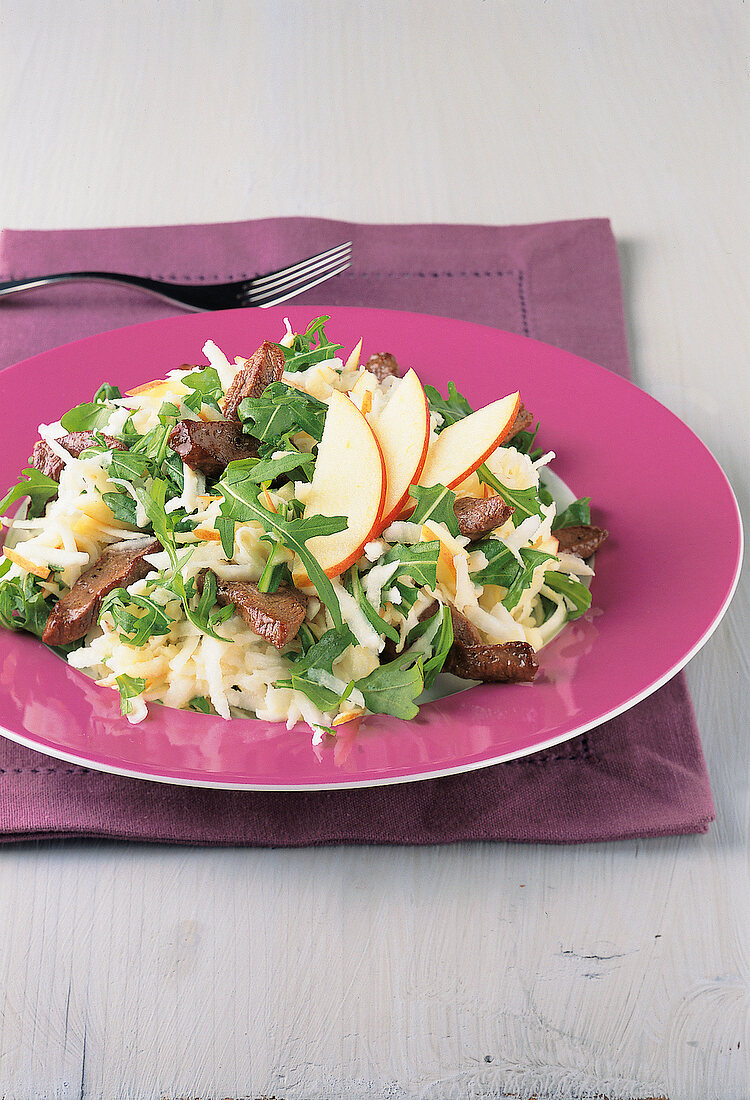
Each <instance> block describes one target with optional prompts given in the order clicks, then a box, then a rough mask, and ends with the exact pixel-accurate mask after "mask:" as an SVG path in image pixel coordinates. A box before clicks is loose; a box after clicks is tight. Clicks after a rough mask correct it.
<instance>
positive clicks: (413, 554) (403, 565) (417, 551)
mask: <svg viewBox="0 0 750 1100" xmlns="http://www.w3.org/2000/svg"><path fill="white" fill-rule="evenodd" d="M439 554H440V543H439V542H438V541H437V539H435V540H434V541H432V542H417V543H415V544H414V545H413V546H407V545H406V544H404V543H401V542H397V543H395V544H394V545H393V546H392V547H391V549H390V550H389V551H388V553H387V554H385V555H384V557H382V558H381V559H380V562H379V563H378V564H379V565H389V564H390V563H391V562H392V561H397V562H398V563H399V566H398V569H397V570H396V572H395V574H394V577H403V576H406V577H411V578H412V580H414V581H416V582H417V584H419V585H428V586H429V587H430V588H434V587H435V585H436V584H437V563H438V556H439Z"/></svg>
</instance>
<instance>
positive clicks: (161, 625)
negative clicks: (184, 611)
mask: <svg viewBox="0 0 750 1100" xmlns="http://www.w3.org/2000/svg"><path fill="white" fill-rule="evenodd" d="M131 607H133V608H137V609H139V610H140V611H141V612H143V614H135V613H134V612H133V611H131V610H130V608H131ZM105 611H108V612H109V613H110V615H111V616H112V619H113V621H114V625H115V630H116V631H117V633H118V634H119V635H120V638H121V639H122V641H123V642H125V644H126V645H130V646H144V645H145V644H146V642H147V641H148V640H149V638H151V637H159V636H160V635H163V634H169V631H170V629H171V625H172V623H173V621H174V620H173V619H171V618H170V617H169V615H167V613H166V611H165V610H164V608H163V607H162V606H161V605H160V604H158V603H156V602H155V601H154V600H152V599H150V598H149V597H148V596H143V595H135V594H134V593H130V592H128V591H127V589H125V588H114V589H113V590H112V591H111V592H110V593H108V595H107V596H105V598H104V601H103V603H102V607H101V611H100V618H101V615H103V614H104V612H105Z"/></svg>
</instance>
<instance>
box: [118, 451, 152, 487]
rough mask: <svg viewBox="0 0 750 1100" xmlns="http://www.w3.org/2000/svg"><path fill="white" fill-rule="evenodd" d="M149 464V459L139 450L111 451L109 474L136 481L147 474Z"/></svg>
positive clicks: (149, 467)
mask: <svg viewBox="0 0 750 1100" xmlns="http://www.w3.org/2000/svg"><path fill="white" fill-rule="evenodd" d="M151 465H152V463H151V459H150V458H149V457H148V456H147V455H145V454H142V453H140V452H139V451H113V452H112V461H111V462H110V464H109V476H110V477H119V478H122V480H123V481H136V480H137V479H138V478H141V477H146V476H147V475H148V474H149V472H150V470H151Z"/></svg>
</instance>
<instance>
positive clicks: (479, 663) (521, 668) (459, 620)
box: [419, 602, 539, 684]
mask: <svg viewBox="0 0 750 1100" xmlns="http://www.w3.org/2000/svg"><path fill="white" fill-rule="evenodd" d="M437 607H438V605H437V602H435V603H432V604H430V606H429V607H428V608H426V609H425V610H424V611H423V612H422V614H421V615H420V616H419V618H420V619H422V620H424V619H430V618H432V616H433V615H434V614H435V612H436V611H437ZM448 607H449V609H450V613H451V622H452V624H453V645H452V646H451V648H450V650H449V651H448V657H447V658H446V661H445V664H444V665H443V671H444V672H452V673H453V675H454V676H460V677H461V678H462V679H463V680H484V681H485V682H486V683H490V682H492V683H506V684H511V683H521V682H523V683H526V682H530V681H531V680H533V679H534V677H535V676H536V673H537V670H538V668H539V665H538V664H537V659H536V655H535V654H534V650H533V648H532V646H530V645H529V643H528V642H499V643H497V644H496V645H488V644H485V643H484V642H483V641H482V636H481V634H480V633H479V631H478V630H477V628H476V627H475V626H474V624H473V623H472V622H470V621H469V620H468V619H467V618H466V616H465V615H462V614H461V612H460V611H459V610H458V609H457V608H455V607H454V606H453V604H450V603H449V604H448Z"/></svg>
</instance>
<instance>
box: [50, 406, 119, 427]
mask: <svg viewBox="0 0 750 1100" xmlns="http://www.w3.org/2000/svg"><path fill="white" fill-rule="evenodd" d="M111 415H112V407H111V406H110V405H105V404H102V403H101V402H99V401H96V402H94V401H84V402H83V403H82V404H81V405H76V406H75V408H73V409H70V410H69V411H68V412H66V413H65V415H64V416H63V417H61V419H60V423H61V424H62V426H63V428H65V431H66V432H88V431H93V430H96V429H97V428H103V427H104V425H105V424H106V423H107V421H108V420H109V418H110V416H111Z"/></svg>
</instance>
